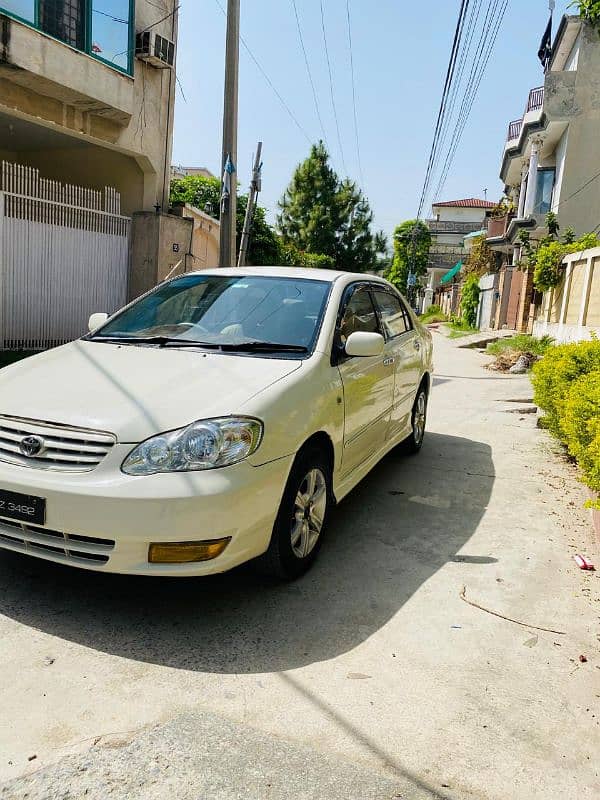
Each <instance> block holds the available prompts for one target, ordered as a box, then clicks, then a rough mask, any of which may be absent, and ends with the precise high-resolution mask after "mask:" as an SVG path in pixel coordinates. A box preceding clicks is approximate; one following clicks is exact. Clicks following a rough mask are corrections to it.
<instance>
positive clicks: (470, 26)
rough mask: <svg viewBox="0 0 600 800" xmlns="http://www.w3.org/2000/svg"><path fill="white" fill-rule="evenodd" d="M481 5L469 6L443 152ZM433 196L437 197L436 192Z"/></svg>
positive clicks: (443, 134) (477, 3) (443, 132)
mask: <svg viewBox="0 0 600 800" xmlns="http://www.w3.org/2000/svg"><path fill="white" fill-rule="evenodd" d="M481 3H482V0H475V2H474V4H473V5H472V6H471V12H470V15H469V21H468V23H467V31H466V34H465V40H464V45H463V46H462V48H461V53H460V59H459V64H458V71H457V73H456V80H455V81H454V83H453V86H452V90H451V94H450V101H449V104H448V111H447V113H446V115H445V119H444V125H443V127H442V133H441V135H440V148H439V149H440V150H441V151H443V149H444V146H445V144H446V139H447V137H448V131H449V129H450V122H451V120H452V117H453V114H454V109H455V107H456V100H457V97H458V93H459V89H460V87H461V85H462V80H463V75H464V71H465V67H466V65H467V56H468V54H469V52H470V50H471V44H472V41H473V37H474V35H475V32H476V30H477V27H478V23H479V17H480V14H481ZM434 196H437V192H436V193H435V195H434Z"/></svg>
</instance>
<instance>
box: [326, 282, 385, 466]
mask: <svg viewBox="0 0 600 800" xmlns="http://www.w3.org/2000/svg"><path fill="white" fill-rule="evenodd" d="M355 331H369V332H373V333H380V334H381V335H383V331H382V329H381V326H380V322H379V317H378V315H377V313H376V311H375V306H374V304H373V299H372V297H371V292H370V289H369V286H368V284H363V283H361V284H352V285H351V286H350V287H348V289H347V290H346V292H345V294H344V297H343V299H342V303H341V306H340V313H339V316H338V326H337V331H336V353H335V358H336V361H337V367H338V369H339V372H340V376H341V379H342V384H343V387H344V412H345V414H344V453H343V458H342V476H343V477H345V476H347V475H349V474H350V473H351V472H352V471H353V470H355V469H356V468H357V467H359V466H360V465H361V464H362V463H364V462H365V461H367V460H368V459H369V458H370V457H371V456H372V455H374V454H375V453H376V452H377V451H378V450H380V449H381V448H382V447H383V444H384V442H385V439H386V436H387V432H388V427H389V421H390V415H391V409H392V401H393V394H394V358H393V356H392V354H391V352H390V351H389V348H388V346H387V344H386V350H385V352H384V353H382V355H380V356H373V357H366V358H358V357H348V356H346V355H345V353H344V349H343V348H344V345H345V343H346V340H347V339H348V336H350V334H351V333H354V332H355Z"/></svg>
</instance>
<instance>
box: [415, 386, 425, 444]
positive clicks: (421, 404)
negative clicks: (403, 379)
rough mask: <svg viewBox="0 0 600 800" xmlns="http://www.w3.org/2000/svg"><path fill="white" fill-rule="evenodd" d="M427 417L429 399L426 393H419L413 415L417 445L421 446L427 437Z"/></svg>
mask: <svg viewBox="0 0 600 800" xmlns="http://www.w3.org/2000/svg"><path fill="white" fill-rule="evenodd" d="M426 416H427V399H426V397H425V392H423V391H421V392H419V396H418V397H417V401H416V403H415V411H414V414H413V438H414V440H415V444H416V445H420V444H421V442H422V441H423V437H424V436H425V420H426Z"/></svg>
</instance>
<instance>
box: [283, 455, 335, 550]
mask: <svg viewBox="0 0 600 800" xmlns="http://www.w3.org/2000/svg"><path fill="white" fill-rule="evenodd" d="M326 511H327V481H326V479H325V475H324V474H323V473H322V472H321V470H320V469H318V468H317V467H315V468H314V469H311V470H310V471H309V472H308V473H307V474H306V475H305V476H304V478H303V480H302V482H301V483H300V486H299V487H298V492H297V494H296V500H295V502H294V512H293V516H292V524H291V542H292V551H293V553H294V555H295V556H296V557H297V558H306V557H307V556H308V555H310V553H311V552H312V551H313V550H314V548H315V546H316V544H317V542H318V540H319V537H320V535H321V531H322V529H323V523H324V522H325V514H326Z"/></svg>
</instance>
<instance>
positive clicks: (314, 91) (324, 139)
mask: <svg viewBox="0 0 600 800" xmlns="http://www.w3.org/2000/svg"><path fill="white" fill-rule="evenodd" d="M292 6H293V7H294V16H295V17H296V27H297V28H298V38H299V39H300V47H301V48H302V52H303V54H304V64H305V66H306V72H307V74H308V80H309V82H310V88H311V89H312V95H313V100H314V103H315V111H316V112H317V119H318V120H319V125H320V126H321V133H322V134H323V141H324V142H325V145H326V147H327V149H328V150H329V144H328V143H327V134H326V133H325V126H324V125H323V119H322V117H321V109H320V108H319V99H318V97H317V90H316V88H315V82H314V80H313V76H312V71H311V69H310V63H309V60H308V55H307V53H306V47H305V46H304V37H303V36H302V27H301V25H300V17H299V16H298V7H297V5H296V0H292Z"/></svg>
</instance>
